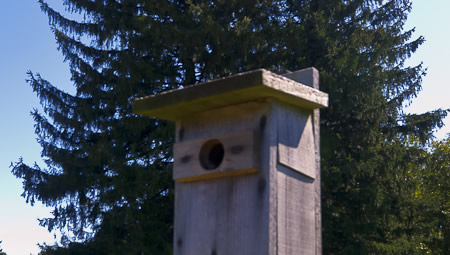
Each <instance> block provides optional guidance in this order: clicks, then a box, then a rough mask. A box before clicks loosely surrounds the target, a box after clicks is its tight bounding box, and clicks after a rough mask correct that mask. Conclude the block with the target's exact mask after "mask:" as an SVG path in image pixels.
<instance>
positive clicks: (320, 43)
mask: <svg viewBox="0 0 450 255" xmlns="http://www.w3.org/2000/svg"><path fill="white" fill-rule="evenodd" d="M39 3H40V5H41V9H42V10H43V12H44V13H46V14H47V15H48V17H49V20H50V25H51V26H52V28H53V31H54V33H55V37H56V40H57V42H58V45H59V49H60V50H61V52H62V53H63V54H64V56H65V58H66V61H68V62H69V64H70V68H71V72H72V80H73V82H74V86H75V87H76V89H77V92H76V94H75V95H70V94H67V93H65V92H63V91H61V90H59V89H58V88H57V87H56V86H53V85H52V84H50V83H49V82H48V81H46V80H45V79H43V78H42V77H40V76H39V75H37V74H33V73H31V72H30V73H29V80H28V82H29V84H30V85H31V86H32V88H33V90H34V91H35V92H36V94H37V96H38V97H39V98H40V100H41V104H42V106H43V109H44V112H39V111H34V112H33V113H32V116H33V117H34V119H35V123H36V134H37V136H38V139H39V142H40V144H41V146H42V156H43V158H44V159H45V162H46V164H47V166H46V168H41V167H40V166H37V165H35V166H29V165H26V164H24V163H23V162H22V160H20V161H19V162H17V163H16V164H15V165H14V168H13V173H14V174H15V175H16V176H17V177H19V178H22V179H23V183H24V196H25V197H26V199H27V201H30V202H31V203H33V202H34V201H35V200H36V199H37V200H40V201H42V202H43V203H44V204H46V205H47V206H51V207H54V208H55V209H54V211H53V216H54V217H53V218H49V219H43V220H42V221H41V224H42V225H43V226H46V227H48V228H49V230H52V229H56V228H58V229H62V230H66V231H67V233H68V234H72V236H65V237H63V240H62V243H63V244H64V245H66V247H68V248H60V247H44V248H43V251H42V254H75V253H82V254H89V253H88V251H89V252H91V253H92V252H94V253H95V254H103V253H105V254H170V253H171V243H172V220H173V219H172V218H173V215H172V214H173V183H172V181H171V176H170V169H171V163H172V157H171V147H172V143H173V136H172V133H173V127H172V125H171V124H168V123H166V122H163V121H159V120H156V119H149V118H144V117H140V116H136V115H134V114H133V113H132V111H131V102H132V100H133V99H134V98H136V97H139V96H145V95H150V94H155V93H159V92H161V91H164V90H167V89H171V88H180V87H183V86H187V85H189V84H193V83H197V82H201V81H206V80H209V79H215V78H218V77H222V76H225V75H229V74H233V73H237V72H241V71H247V70H252V69H255V68H259V67H264V68H267V69H269V70H272V71H275V72H279V71H282V70H298V69H301V68H305V67H310V66H314V67H316V68H317V69H319V71H320V73H321V90H324V91H325V92H327V93H329V96H330V107H329V108H328V109H325V110H323V111H322V122H321V136H322V145H321V146H322V176H323V177H322V183H323V185H322V190H323V195H322V197H323V201H322V205H323V229H324V233H323V246H324V254H415V253H418V254H420V252H421V251H422V250H420V249H419V248H417V247H418V244H420V242H421V237H420V235H419V234H420V233H418V232H417V231H422V230H417V229H414V226H412V225H411V224H412V223H411V222H412V221H411V218H410V216H409V215H408V210H409V209H410V208H412V206H414V203H416V202H417V201H416V200H414V199H412V196H411V194H412V193H411V191H412V190H413V189H414V187H411V186H410V185H411V183H410V182H408V181H407V180H406V179H405V176H407V174H408V169H410V166H409V165H408V163H409V162H411V161H414V160H415V159H416V156H417V155H418V154H417V153H419V152H420V151H421V150H420V148H422V144H423V143H425V142H427V141H429V140H430V138H431V137H432V130H433V129H434V128H436V127H440V126H441V125H442V123H441V119H442V118H443V117H444V116H445V115H446V111H443V110H436V111H434V112H430V113H426V114H422V115H407V114H404V113H403V111H402V108H403V105H404V104H405V103H408V102H409V101H410V100H411V99H412V98H414V97H415V96H416V95H417V93H418V92H419V91H420V89H421V79H422V76H423V75H424V74H425V70H424V69H423V67H422V65H418V66H414V67H408V66H405V65H404V63H405V60H406V59H407V58H409V57H410V56H411V54H413V53H414V52H415V51H416V49H417V48H418V47H419V46H420V45H421V44H422V43H423V42H424V39H423V38H422V37H419V38H416V39H413V38H412V33H413V31H412V30H411V31H404V30H403V24H404V22H405V20H406V17H407V13H408V12H409V10H410V8H411V3H410V1H408V0H390V1H375V0H351V1H342V0H331V1H330V0H314V1H309V0H300V1H292V0H278V1H271V0H247V1H242V0H239V1H238V0H227V1H225V0H216V1H206V0H171V1H162V0H155V1H148V0H122V1H114V0H104V1H86V0H67V1H64V3H65V6H66V8H67V11H68V12H69V13H79V14H82V15H81V16H82V20H78V21H76V20H69V19H68V18H66V17H64V16H63V15H62V14H61V13H59V12H56V11H55V10H53V9H52V8H51V7H50V6H48V5H47V4H46V3H45V1H43V0H40V1H39ZM411 136H414V137H418V138H420V141H419V142H418V143H417V144H412V145H411V144H409V143H405V141H408V139H409V137H411ZM419 154H420V153H419ZM429 227H430V228H431V227H432V226H431V225H430V226H429ZM90 230H92V231H93V232H94V233H96V234H95V235H94V236H92V235H91V234H89V233H90ZM71 241H84V242H83V243H80V244H78V243H73V242H72V243H71Z"/></svg>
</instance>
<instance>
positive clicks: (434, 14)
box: [0, 0, 450, 255]
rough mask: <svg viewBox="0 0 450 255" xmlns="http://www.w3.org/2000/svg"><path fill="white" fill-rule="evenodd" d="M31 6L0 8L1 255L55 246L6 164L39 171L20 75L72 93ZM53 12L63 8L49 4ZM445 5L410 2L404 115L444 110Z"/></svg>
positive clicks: (449, 67) (31, 102) (28, 98)
mask: <svg viewBox="0 0 450 255" xmlns="http://www.w3.org/2000/svg"><path fill="white" fill-rule="evenodd" d="M36 2H37V1H35V0H14V1H4V2H2V5H1V8H0V120H1V121H0V141H1V143H0V241H3V243H2V244H1V248H3V250H4V251H5V252H6V253H7V254H8V255H28V254H30V253H31V254H37V253H38V252H39V248H38V246H37V244H38V243H41V244H42V243H44V242H46V243H48V244H52V243H54V242H55V240H54V235H53V233H48V231H47V230H46V229H45V228H43V227H40V226H39V223H38V221H37V219H38V218H44V217H49V216H50V213H49V212H50V209H49V208H45V207H43V206H42V205H41V204H39V203H36V204H35V205H34V206H33V207H32V206H31V205H30V204H27V203H26V202H25V199H24V198H22V197H21V194H22V192H23V189H22V183H21V180H19V179H16V178H15V177H14V176H13V175H12V174H11V168H10V165H11V162H17V161H18V160H19V158H20V157H23V159H24V162H25V163H28V164H33V163H34V162H37V163H38V164H42V160H41V158H40V147H39V145H38V144H37V142H36V136H35V134H34V127H33V125H34V123H33V120H32V118H31V116H30V111H31V110H32V109H33V108H38V109H39V100H38V99H37V98H36V95H35V94H34V93H33V91H32V89H31V87H30V86H29V85H28V84H27V83H26V82H25V79H26V78H27V76H26V72H27V70H31V71H33V72H39V73H40V74H41V75H42V76H43V77H44V78H45V79H47V80H49V81H50V82H51V83H52V84H54V85H57V86H58V87H59V88H62V89H64V90H65V91H68V92H73V91H74V89H73V87H72V85H71V84H72V83H71V82H70V73H69V67H68V64H67V63H64V59H63V56H62V54H61V53H60V52H58V50H57V45H56V42H55V39H54V36H53V34H52V33H51V30H50V27H49V25H48V20H47V17H46V16H45V15H44V14H43V13H42V12H41V11H40V9H39V6H38V4H37V3H36ZM48 2H49V3H50V4H51V5H56V6H60V3H61V2H62V1H58V0H50V1H48ZM448 10H450V0H413V10H412V13H411V14H410V16H409V21H408V22H407V24H406V26H405V29H410V28H413V27H416V32H415V33H414V37H417V36H419V35H423V36H424V37H425V39H426V42H425V44H424V45H423V46H421V47H420V48H419V50H418V52H417V53H416V54H415V55H414V56H413V57H412V58H411V60H409V61H408V63H409V64H410V65H416V64H419V63H420V62H423V63H424V66H426V67H427V68H428V71H427V73H428V74H427V76H425V77H424V79H423V84H422V85H423V90H422V92H421V93H419V96H418V98H417V99H415V100H414V101H413V102H412V105H411V106H409V107H408V108H406V111H407V112H409V113H423V112H426V111H430V110H433V109H437V108H443V109H448V108H450V99H449V96H450V84H449V79H448V75H449V72H450V62H449V61H448V60H449V59H450V47H449V45H450V15H448ZM444 122H445V123H446V126H445V127H444V128H442V129H441V130H440V131H439V132H437V133H436V134H435V136H436V137H437V138H438V139H442V138H444V137H445V135H446V134H447V133H450V117H447V118H446V120H445V121H444Z"/></svg>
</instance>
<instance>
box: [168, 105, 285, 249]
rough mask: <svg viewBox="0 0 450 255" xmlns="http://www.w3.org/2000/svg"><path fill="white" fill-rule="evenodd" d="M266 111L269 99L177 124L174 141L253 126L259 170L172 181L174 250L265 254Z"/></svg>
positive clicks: (268, 142) (268, 136) (268, 143)
mask: <svg viewBox="0 0 450 255" xmlns="http://www.w3.org/2000/svg"><path fill="white" fill-rule="evenodd" d="M269 115H270V104H267V103H265V102H251V103H247V104H243V105H236V106H230V107H227V108H226V109H216V110H214V111H211V112H205V113H202V114H200V115H199V116H193V117H192V118H190V119H189V120H183V121H181V122H179V123H177V140H180V138H182V139H181V140H186V141H188V140H190V139H199V138H202V137H210V136H215V135H220V134H224V133H227V132H233V131H237V130H244V129H253V130H258V131H259V132H260V133H261V134H262V135H261V137H262V139H261V143H262V144H261V146H262V152H261V153H262V155H261V157H260V158H261V163H260V165H261V171H260V172H259V173H258V174H252V175H247V176H236V177H228V178H224V179H215V180H209V181H200V182H195V183H179V182H177V183H176V188H175V197H176V199H175V209H176V214H175V233H174V254H176V255H181V254H182V255H198V254H206V255H210V254H237V255H239V254H246V255H260V254H261V255H265V254H269V251H268V250H269V249H268V246H269V219H268V217H269V183H270V181H269V172H270V171H269V168H268V167H269V165H270V163H269V162H270V160H271V159H272V157H271V156H269V153H270V148H271V147H272V148H273V147H275V146H276V141H275V140H274V139H273V137H272V136H271V134H270V133H269V132H265V129H267V127H266V126H267V123H266V121H268V120H269V119H270V116H269ZM264 116H265V117H264ZM263 119H266V120H263ZM180 130H183V131H182V132H180ZM180 134H182V136H180ZM271 144H272V145H271Z"/></svg>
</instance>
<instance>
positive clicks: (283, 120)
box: [277, 105, 316, 179]
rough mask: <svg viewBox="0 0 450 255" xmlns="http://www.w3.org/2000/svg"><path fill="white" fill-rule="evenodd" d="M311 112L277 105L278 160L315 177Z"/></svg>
mask: <svg viewBox="0 0 450 255" xmlns="http://www.w3.org/2000/svg"><path fill="white" fill-rule="evenodd" d="M311 115H312V112H311V111H302V110H299V109H294V108H292V107H290V106H287V105H279V108H278V111H277V119H278V131H277V132H278V160H279V163H280V164H283V165H285V166H287V167H289V168H292V169H293V170H296V171H298V172H300V173H302V174H304V175H306V176H308V177H310V178H313V179H314V178H316V167H315V149H314V134H313V125H312V116H311Z"/></svg>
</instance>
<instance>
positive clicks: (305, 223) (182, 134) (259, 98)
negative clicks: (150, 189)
mask: <svg viewBox="0 0 450 255" xmlns="http://www.w3.org/2000/svg"><path fill="white" fill-rule="evenodd" d="M318 81H319V80H318V71H317V70H316V69H314V68H308V69H304V70H300V71H297V72H291V73H287V74H285V75H284V76H282V75H277V74H274V73H272V72H269V71H267V70H264V69H258V70H254V71H250V72H245V73H240V74H236V75H233V76H229V77H225V78H221V79H216V80H212V81H208V82H205V83H201V84H196V85H192V86H187V87H185V88H183V89H178V90H172V91H167V92H164V93H161V94H158V95H151V96H148V97H143V98H138V99H136V100H135V102H134V105H133V109H134V112H135V113H138V114H143V115H146V116H150V117H155V118H159V119H164V120H170V121H174V122H176V143H175V145H174V150H173V157H174V166H173V178H174V180H175V222H174V228H175V230H174V254H177V255H181V254H183V255H199V254H200V255H201V254H206V255H227V254H230V255H231V254H232V255H239V254H242V255H244V254H245V255H253V254H254V255H256V254H257V255H263V254H271V255H275V254H321V234H320V232H321V222H320V218H321V216H320V215H321V212H320V151H319V110H318V109H319V108H323V107H326V106H327V104H328V96H327V94H325V93H323V92H321V91H319V90H318Z"/></svg>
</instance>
